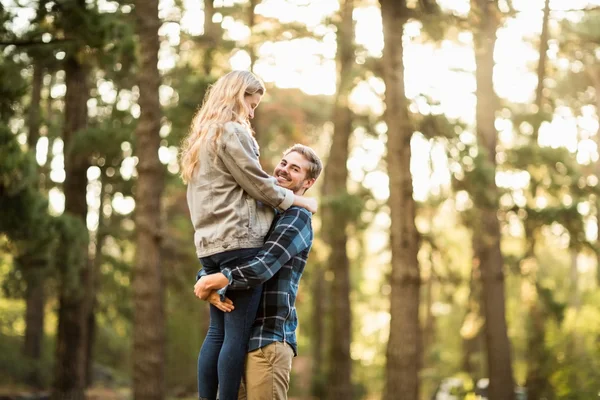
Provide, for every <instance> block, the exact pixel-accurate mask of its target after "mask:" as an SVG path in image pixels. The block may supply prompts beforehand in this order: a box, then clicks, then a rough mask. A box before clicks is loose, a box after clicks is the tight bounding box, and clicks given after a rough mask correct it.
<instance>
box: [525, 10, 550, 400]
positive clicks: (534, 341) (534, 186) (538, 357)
mask: <svg viewBox="0 0 600 400" xmlns="http://www.w3.org/2000/svg"><path fill="white" fill-rule="evenodd" d="M549 20H550V0H546V1H545V5H544V14H543V17H542V32H541V35H540V43H539V62H538V66H537V79H538V82H537V87H536V91H535V105H536V107H537V113H538V118H535V120H534V125H533V136H532V143H531V145H532V146H535V147H539V145H538V136H539V130H540V126H541V122H542V119H541V116H542V106H543V101H544V80H545V78H546V60H547V59H548V56H547V54H546V53H547V52H548V39H549V30H548V25H549ZM537 191H538V183H537V182H535V181H532V182H530V196H531V201H534V200H535V198H536V195H537ZM536 232H537V230H536V229H535V228H530V227H529V226H527V223H526V227H525V240H526V244H527V250H526V254H525V259H530V260H534V262H535V266H536V270H535V271H534V274H535V275H534V277H533V278H534V280H535V282H539V281H540V277H539V276H538V274H539V265H538V262H537V257H536V254H535V247H536V239H535V234H536ZM535 287H536V288H537V284H536V285H535ZM536 291H537V289H536ZM540 300H541V299H539V296H536V299H534V300H533V301H532V302H531V304H529V320H530V321H529V324H530V325H529V329H528V330H527V336H528V337H527V343H528V345H527V378H526V383H525V385H526V387H527V396H528V398H530V399H531V400H539V399H542V398H544V397H543V396H545V395H546V394H548V393H549V392H550V388H551V387H550V376H549V374H550V372H551V371H549V370H548V368H547V366H546V365H547V363H548V351H547V349H546V347H545V337H546V318H547V316H548V313H547V311H546V308H545V306H544V304H543V303H541V302H540Z"/></svg>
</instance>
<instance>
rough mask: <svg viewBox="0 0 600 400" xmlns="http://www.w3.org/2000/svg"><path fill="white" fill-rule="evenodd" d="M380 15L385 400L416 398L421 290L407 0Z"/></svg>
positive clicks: (393, 2)
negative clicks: (388, 266) (387, 273)
mask: <svg viewBox="0 0 600 400" xmlns="http://www.w3.org/2000/svg"><path fill="white" fill-rule="evenodd" d="M380 3H381V14H382V17H383V36H384V50H383V70H384V82H385V87H386V91H385V104H386V112H385V122H386V125H387V129H388V130H387V137H388V143H387V146H388V153H387V164H388V176H389V179H390V183H389V184H390V197H389V199H388V205H389V208H390V214H391V228H390V229H391V235H390V243H391V250H392V271H391V295H390V314H391V320H390V337H389V340H388V345H387V353H386V355H387V364H386V369H385V392H384V399H385V400H392V399H397V398H398V396H399V394H401V395H402V398H403V399H406V400H417V399H418V398H419V368H418V365H419V358H420V357H419V349H420V347H421V343H420V342H421V337H420V333H421V332H420V329H419V289H420V284H421V280H420V273H419V264H418V261H417V252H418V232H417V228H416V225H415V201H414V199H413V185H412V176H411V174H410V160H411V148H410V141H411V138H412V134H413V129H412V126H411V123H410V120H409V115H408V106H407V99H406V94H405V91H404V60H403V53H404V48H403V42H402V36H403V33H404V24H405V23H406V21H407V20H408V9H407V7H406V1H405V0H380Z"/></svg>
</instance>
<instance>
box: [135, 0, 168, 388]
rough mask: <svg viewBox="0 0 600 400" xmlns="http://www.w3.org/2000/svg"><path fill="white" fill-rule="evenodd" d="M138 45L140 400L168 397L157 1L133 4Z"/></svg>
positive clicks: (137, 362) (137, 319) (137, 342)
mask: <svg viewBox="0 0 600 400" xmlns="http://www.w3.org/2000/svg"><path fill="white" fill-rule="evenodd" d="M135 18H136V31H137V35H138V38H139V41H140V72H139V87H140V99H139V104H140V108H141V114H140V119H139V122H138V125H137V128H136V131H135V137H136V143H137V155H138V158H139V163H138V165H137V170H138V180H137V187H136V191H135V201H136V213H135V225H136V252H135V264H134V269H133V277H132V288H133V306H134V321H133V395H134V398H135V399H136V400H161V399H164V397H165V370H164V365H165V329H166V328H165V305H164V296H165V294H164V282H163V273H162V269H161V263H160V243H161V195H162V192H163V187H164V176H163V167H162V165H161V163H160V161H159V159H158V149H159V147H160V136H159V130H160V118H161V110H160V103H159V99H158V89H159V86H160V76H159V73H158V69H157V64H158V50H159V39H158V29H159V27H160V21H159V18H158V0H138V1H136V2H135Z"/></svg>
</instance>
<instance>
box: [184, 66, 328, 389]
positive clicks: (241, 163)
mask: <svg viewBox="0 0 600 400" xmlns="http://www.w3.org/2000/svg"><path fill="white" fill-rule="evenodd" d="M264 93H265V87H264V84H263V83H262V82H261V81H260V79H258V78H257V77H256V76H255V75H254V74H252V73H251V72H248V71H233V72H230V73H228V74H227V75H225V76H223V77H221V78H220V79H219V80H218V81H217V82H216V83H215V84H214V85H213V86H212V87H211V88H210V89H209V90H208V92H207V94H206V96H205V99H204V103H203V105H202V107H201V108H200V110H199V111H198V112H197V114H196V115H195V116H194V119H193V121H192V124H191V128H190V131H189V134H188V136H187V137H186V139H185V140H184V143H183V148H182V152H181V156H182V157H181V164H182V174H181V175H182V178H183V180H184V181H185V182H186V183H187V184H188V187H187V201H188V206H189V209H190V214H191V219H192V223H193V225H194V230H195V233H194V243H195V245H196V252H197V255H198V258H199V259H200V262H201V264H202V267H203V268H204V270H205V271H206V272H207V273H208V274H211V273H216V272H220V271H221V269H223V268H225V267H232V266H235V265H239V264H241V263H243V262H244V261H246V260H249V259H251V258H253V257H254V255H256V253H257V252H258V251H259V249H260V247H261V246H262V244H263V241H264V237H265V236H266V234H267V232H268V230H269V227H270V226H271V222H272V221H273V218H274V209H280V210H285V209H287V208H288V207H290V206H291V205H297V206H300V207H304V208H307V209H309V210H310V211H312V212H315V211H316V208H317V202H316V200H315V199H308V198H305V197H302V196H295V195H294V194H293V193H292V192H291V191H289V190H287V189H284V188H281V187H279V186H277V183H276V180H275V179H274V178H272V177H270V176H269V175H268V174H267V173H265V172H264V171H263V170H262V168H261V166H260V163H259V161H258V156H259V153H258V145H257V143H256V141H255V140H254V138H253V136H252V129H251V127H250V123H249V119H251V118H253V117H254V110H255V109H256V107H258V105H259V104H260V101H261V99H262V96H263V95H264ZM261 290H262V287H257V288H253V289H250V290H243V291H236V292H228V297H229V298H230V299H231V300H232V301H233V303H234V304H235V309H234V310H233V311H232V312H230V313H224V312H222V311H220V310H219V309H217V308H216V307H215V306H213V305H211V306H210V326H209V329H208V333H207V335H206V339H205V340H204V343H203V344H202V349H201V350H200V355H199V357H198V394H199V397H200V399H215V398H216V395H217V390H218V392H219V399H220V400H230V399H237V393H238V389H239V385H240V380H241V377H242V371H243V367H244V360H245V355H246V349H247V345H248V339H249V334H250V328H251V326H252V323H253V322H254V318H255V316H256V311H257V307H258V303H259V300H260V293H261Z"/></svg>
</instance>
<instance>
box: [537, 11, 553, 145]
mask: <svg viewBox="0 0 600 400" xmlns="http://www.w3.org/2000/svg"><path fill="white" fill-rule="evenodd" d="M549 21H550V0H546V1H545V4H544V16H543V19H542V33H541V35H540V47H539V54H540V60H539V62H538V66H537V77H538V82H537V87H536V89H535V104H536V105H537V108H538V113H541V112H542V101H543V99H544V97H543V96H544V79H545V78H546V60H548V55H547V54H546V53H547V52H548V36H549V31H548V22H549ZM540 125H541V119H540V118H536V122H535V126H534V127H533V140H534V145H537V141H538V134H539V131H540Z"/></svg>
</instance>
